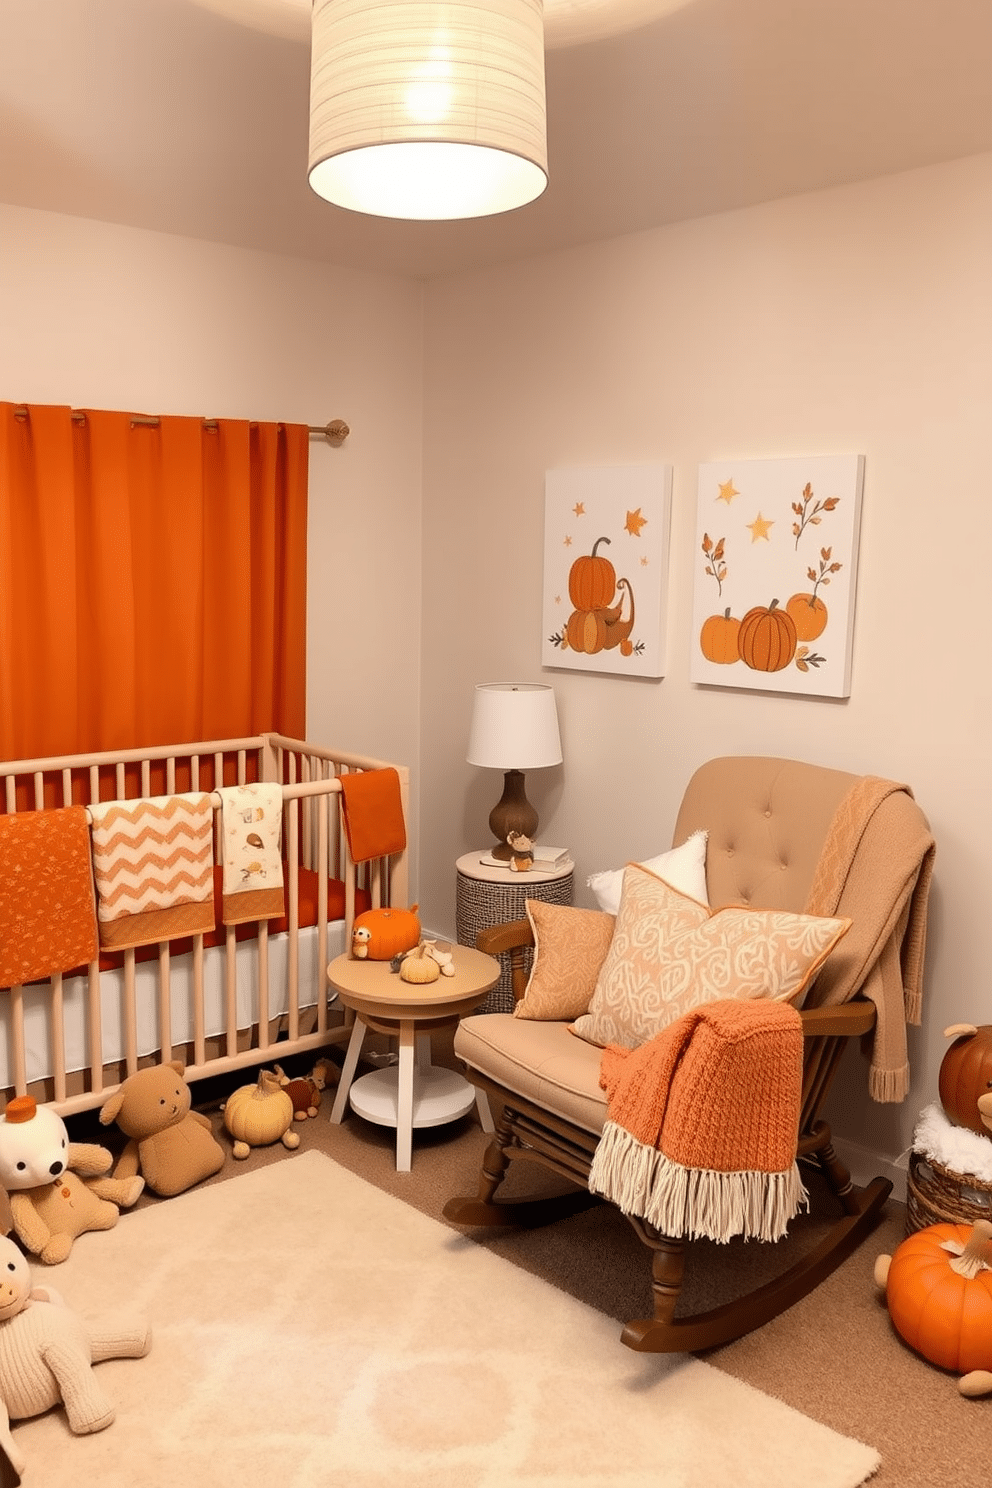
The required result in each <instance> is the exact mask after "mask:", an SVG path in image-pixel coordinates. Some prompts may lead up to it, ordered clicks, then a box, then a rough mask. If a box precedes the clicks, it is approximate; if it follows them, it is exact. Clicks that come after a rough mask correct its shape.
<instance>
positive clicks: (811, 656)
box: [796, 646, 827, 672]
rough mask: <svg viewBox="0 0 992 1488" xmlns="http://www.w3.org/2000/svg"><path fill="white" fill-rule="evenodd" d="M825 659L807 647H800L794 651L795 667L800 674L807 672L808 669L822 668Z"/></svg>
mask: <svg viewBox="0 0 992 1488" xmlns="http://www.w3.org/2000/svg"><path fill="white" fill-rule="evenodd" d="M826 659H827V658H826V657H825V656H818V655H817V653H816V652H815V651H811V650H810V649H809V647H808V646H800V647H799V648H798V649H797V651H796V666H797V667H798V668H799V670H800V671H801V672H808V671H809V669H810V667H818V666H822V665H823V664H824V662H825V661H826Z"/></svg>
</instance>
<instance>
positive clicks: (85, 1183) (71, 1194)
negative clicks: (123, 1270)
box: [0, 1095, 145, 1265]
mask: <svg viewBox="0 0 992 1488" xmlns="http://www.w3.org/2000/svg"><path fill="white" fill-rule="evenodd" d="M113 1161H114V1158H113V1153H111V1152H108V1150H107V1148H106V1147H99V1146H97V1145H95V1144H94V1143H92V1142H70V1141H69V1133H68V1131H67V1130H66V1125H65V1122H64V1121H63V1120H62V1117H61V1116H60V1115H59V1114H58V1112H57V1111H54V1110H52V1108H51V1107H50V1106H39V1105H38V1104H37V1102H36V1101H35V1100H34V1098H33V1097H32V1096H30V1095H21V1096H16V1097H15V1098H14V1099H13V1100H12V1101H8V1103H7V1108H6V1110H5V1111H4V1113H3V1115H2V1116H0V1185H2V1186H3V1187H4V1188H5V1189H6V1190H7V1193H8V1194H9V1195H10V1209H11V1216H12V1223H13V1228H14V1231H15V1233H16V1234H17V1238H18V1239H19V1240H20V1242H21V1244H22V1245H23V1246H24V1248H25V1250H28V1251H31V1252H32V1254H34V1255H36V1256H38V1258H39V1259H40V1260H42V1261H44V1262H45V1263H46V1265H57V1264H58V1262H59V1261H64V1260H65V1259H66V1257H67V1256H68V1254H69V1252H70V1251H71V1250H72V1243H73V1241H74V1240H75V1239H76V1237H77V1235H82V1234H84V1233H85V1232H86V1231H87V1230H110V1229H113V1227H114V1225H115V1224H116V1223H117V1220H118V1218H119V1216H120V1210H121V1209H122V1208H124V1209H126V1208H129V1207H130V1206H131V1205H132V1204H134V1203H136V1202H137V1199H138V1197H139V1195H140V1194H141V1191H142V1189H143V1188H144V1186H145V1180H144V1179H143V1178H141V1177H137V1176H134V1177H131V1178H112V1177H110V1176H109V1170H110V1168H111V1166H112V1164H113Z"/></svg>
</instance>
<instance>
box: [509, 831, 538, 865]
mask: <svg viewBox="0 0 992 1488" xmlns="http://www.w3.org/2000/svg"><path fill="white" fill-rule="evenodd" d="M506 840H507V843H508V845H509V848H510V862H509V865H508V866H509V868H510V871H511V873H529V872H530V870H531V869H532V868H533V866H534V844H533V842H532V841H531V840H530V838H529V837H525V836H524V834H523V832H507V834H506Z"/></svg>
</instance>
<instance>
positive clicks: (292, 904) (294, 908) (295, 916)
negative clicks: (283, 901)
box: [286, 800, 326, 1040]
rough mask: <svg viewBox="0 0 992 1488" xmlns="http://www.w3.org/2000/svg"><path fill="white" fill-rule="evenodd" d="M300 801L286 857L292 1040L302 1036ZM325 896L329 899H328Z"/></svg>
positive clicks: (293, 810) (292, 810) (293, 806)
mask: <svg viewBox="0 0 992 1488" xmlns="http://www.w3.org/2000/svg"><path fill="white" fill-rule="evenodd" d="M299 810H300V803H299V801H295V800H294V801H291V802H290V806H289V843H288V845H287V848H286V857H287V859H288V863H289V893H288V895H287V898H288V899H289V906H288V907H289V932H288V933H289V976H288V990H287V997H288V999H289V1037H290V1040H293V1039H295V1038H298V1037H299V1033H300V891H299V885H300V860H299V841H300V827H299ZM325 897H326V896H325Z"/></svg>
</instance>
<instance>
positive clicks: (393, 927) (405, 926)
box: [351, 904, 420, 961]
mask: <svg viewBox="0 0 992 1488" xmlns="http://www.w3.org/2000/svg"><path fill="white" fill-rule="evenodd" d="M418 908H419V906H418V905H416V904H414V905H413V906H412V908H410V909H367V910H366V911H365V912H364V914H360V915H358V916H357V918H356V920H355V925H354V929H353V931H352V937H351V954H352V956H353V957H354V958H355V959H356V960H357V961H391V960H392V959H393V957H394V956H397V955H399V954H400V952H401V951H408V950H410V948H411V947H412V946H415V945H416V944H417V941H418V940H419V939H420V920H419V919H418V917H417V909H418Z"/></svg>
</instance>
